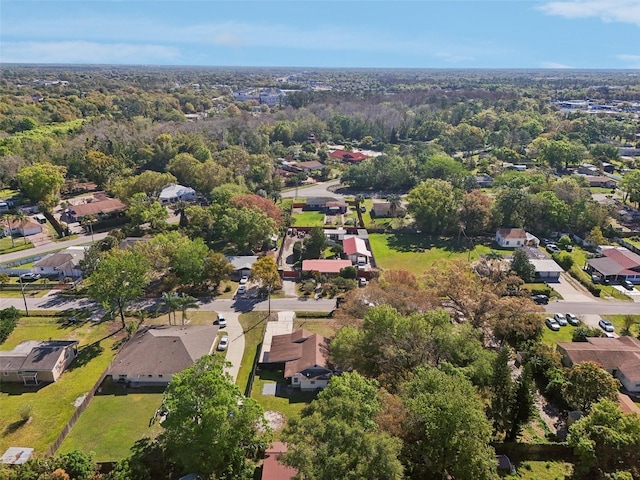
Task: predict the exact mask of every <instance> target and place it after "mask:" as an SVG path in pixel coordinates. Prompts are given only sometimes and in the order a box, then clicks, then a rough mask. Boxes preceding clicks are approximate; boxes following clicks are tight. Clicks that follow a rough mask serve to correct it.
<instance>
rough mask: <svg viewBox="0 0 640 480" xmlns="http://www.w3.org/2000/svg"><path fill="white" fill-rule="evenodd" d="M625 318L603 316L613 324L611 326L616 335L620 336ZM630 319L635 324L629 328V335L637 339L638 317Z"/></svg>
mask: <svg viewBox="0 0 640 480" xmlns="http://www.w3.org/2000/svg"><path fill="white" fill-rule="evenodd" d="M626 316H627V315H603V317H604V318H606V319H607V320H609V321H611V323H613V326H614V327H615V329H616V333H617V334H618V335H620V334H621V333H622V331H623V330H624V318H625V317H626ZM631 317H633V319H634V320H635V322H636V323H635V325H633V326H632V327H631V332H630V334H631V335H632V336H634V337H637V336H638V335H640V315H631Z"/></svg>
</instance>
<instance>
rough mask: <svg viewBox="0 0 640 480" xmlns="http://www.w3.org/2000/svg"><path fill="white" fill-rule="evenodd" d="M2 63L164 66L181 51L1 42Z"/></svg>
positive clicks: (126, 45) (79, 43)
mask: <svg viewBox="0 0 640 480" xmlns="http://www.w3.org/2000/svg"><path fill="white" fill-rule="evenodd" d="M0 47H1V48H0V52H1V53H0V61H1V62H6V63H94V64H95V63H119V64H122V63H125V64H126V63H131V64H135V63H154V62H158V63H163V62H165V61H167V60H175V59H176V58H178V57H179V54H180V52H179V50H178V49H177V48H173V47H165V46H162V45H136V44H129V43H95V42H82V41H67V42H2V43H1V44H0Z"/></svg>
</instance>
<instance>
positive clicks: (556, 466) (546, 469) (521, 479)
mask: <svg viewBox="0 0 640 480" xmlns="http://www.w3.org/2000/svg"><path fill="white" fill-rule="evenodd" d="M516 470H517V473H515V474H511V475H507V476H506V477H503V478H505V479H506V480H565V479H569V478H571V476H572V474H573V464H571V463H567V462H534V461H531V460H528V461H525V462H520V463H517V464H516Z"/></svg>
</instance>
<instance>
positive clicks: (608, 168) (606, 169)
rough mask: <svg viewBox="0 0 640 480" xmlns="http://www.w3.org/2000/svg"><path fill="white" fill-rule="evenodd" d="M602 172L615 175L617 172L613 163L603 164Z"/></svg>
mask: <svg viewBox="0 0 640 480" xmlns="http://www.w3.org/2000/svg"><path fill="white" fill-rule="evenodd" d="M602 171H603V172H605V173H613V172H615V171H616V166H615V165H614V164H612V163H608V162H602Z"/></svg>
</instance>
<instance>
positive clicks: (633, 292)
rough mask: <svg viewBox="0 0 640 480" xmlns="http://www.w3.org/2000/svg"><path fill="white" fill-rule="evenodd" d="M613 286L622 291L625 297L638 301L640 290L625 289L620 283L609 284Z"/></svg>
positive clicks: (639, 299) (639, 300)
mask: <svg viewBox="0 0 640 480" xmlns="http://www.w3.org/2000/svg"><path fill="white" fill-rule="evenodd" d="M611 286H612V287H613V288H615V289H616V290H618V291H619V292H620V293H624V294H625V295H626V296H627V297H631V300H633V301H634V302H640V290H638V289H637V288H634V289H633V290H627V289H626V288H624V287H623V286H622V285H611Z"/></svg>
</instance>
